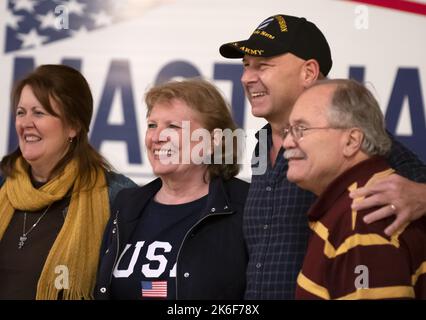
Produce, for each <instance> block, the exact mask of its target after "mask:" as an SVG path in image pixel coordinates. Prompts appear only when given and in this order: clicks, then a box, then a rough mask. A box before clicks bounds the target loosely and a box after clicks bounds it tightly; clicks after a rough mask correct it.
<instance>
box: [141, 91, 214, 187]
mask: <svg viewBox="0 0 426 320" xmlns="http://www.w3.org/2000/svg"><path fill="white" fill-rule="evenodd" d="M147 123H148V124H147V130H146V135H145V146H146V148H147V153H148V159H149V162H150V163H151V166H152V170H153V172H154V174H155V175H157V176H159V177H161V178H171V179H189V180H191V179H197V180H199V179H202V178H203V175H204V173H205V171H206V168H207V166H206V165H202V164H201V165H200V164H194V163H193V162H192V161H191V153H192V152H193V150H194V146H196V145H198V144H199V143H200V142H194V141H191V142H190V143H188V139H190V137H191V135H192V133H193V132H194V130H196V129H200V128H203V126H202V124H201V122H200V121H199V120H198V118H197V114H196V112H195V111H194V110H192V109H191V108H190V107H188V105H187V104H186V103H185V102H183V101H181V100H179V99H176V98H174V99H172V100H169V101H164V100H161V101H158V102H156V103H154V105H153V107H152V109H151V112H150V113H149V115H148V118H147ZM189 126H190V129H189Z"/></svg>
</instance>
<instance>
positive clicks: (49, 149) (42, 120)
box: [15, 85, 76, 176]
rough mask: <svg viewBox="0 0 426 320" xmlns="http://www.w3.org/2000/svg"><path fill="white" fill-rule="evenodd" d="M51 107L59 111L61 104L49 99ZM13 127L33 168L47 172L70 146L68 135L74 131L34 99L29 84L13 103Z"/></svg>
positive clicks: (74, 133)
mask: <svg viewBox="0 0 426 320" xmlns="http://www.w3.org/2000/svg"><path fill="white" fill-rule="evenodd" d="M50 103H51V105H52V107H53V110H54V111H55V112H56V113H58V114H60V107H59V106H58V104H57V103H56V101H54V100H53V99H51V100H50ZM15 128H16V133H17V135H18V139H19V148H20V150H21V153H22V156H23V157H24V159H25V160H26V161H27V162H28V163H29V164H30V165H31V168H32V170H33V171H42V172H43V175H44V176H45V175H46V174H47V175H49V174H50V172H51V170H53V168H54V167H55V166H56V164H57V163H58V162H59V161H60V160H61V159H62V157H63V156H64V155H65V154H66V152H67V151H68V148H69V139H70V138H73V137H75V136H76V131H75V130H74V129H72V128H70V127H69V126H67V125H65V124H64V122H63V120H62V119H61V118H59V117H56V116H54V115H52V114H49V113H48V112H47V111H46V109H45V108H44V107H43V106H42V105H41V103H40V102H39V101H38V100H37V98H36V96H35V95H34V93H33V90H32V89H31V87H30V86H28V85H26V86H24V88H23V89H22V91H21V95H20V99H19V102H18V105H17V106H16V118H15Z"/></svg>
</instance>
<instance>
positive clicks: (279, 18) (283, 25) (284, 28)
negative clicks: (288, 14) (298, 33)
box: [275, 16, 288, 32]
mask: <svg viewBox="0 0 426 320" xmlns="http://www.w3.org/2000/svg"><path fill="white" fill-rule="evenodd" d="M275 18H277V21H278V24H279V25H280V29H281V32H287V31H288V30H287V24H286V23H285V20H284V18H283V17H282V16H276V17H275Z"/></svg>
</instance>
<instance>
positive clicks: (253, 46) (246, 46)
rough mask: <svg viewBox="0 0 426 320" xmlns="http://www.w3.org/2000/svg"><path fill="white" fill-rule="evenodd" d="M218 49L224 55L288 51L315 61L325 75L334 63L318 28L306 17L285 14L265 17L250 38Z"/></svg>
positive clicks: (262, 55) (234, 55)
mask: <svg viewBox="0 0 426 320" xmlns="http://www.w3.org/2000/svg"><path fill="white" fill-rule="evenodd" d="M219 51H220V54H221V55H222V56H224V57H225V58H242V57H244V55H249V56H255V57H273V56H277V55H280V54H284V53H287V52H290V53H292V54H294V55H296V56H298V57H299V58H302V59H304V60H309V59H315V60H316V61H318V64H319V65H320V70H321V73H322V74H323V75H324V76H326V75H327V74H328V72H329V71H330V69H331V66H332V64H333V62H332V60H331V52H330V46H329V45H328V42H327V40H326V39H325V37H324V35H323V33H322V32H321V30H320V29H318V27H317V26H316V25H315V24H313V23H312V22H310V21H308V20H306V19H305V18H298V17H293V16H287V15H284V14H279V15H275V16H272V17H269V18H267V19H266V20H264V21H263V22H262V23H261V24H260V25H259V26H258V27H257V28H256V30H254V32H253V33H252V35H251V36H250V38H248V39H247V40H241V41H237V42H229V43H225V44H223V45H222V46H221V47H220V49H219Z"/></svg>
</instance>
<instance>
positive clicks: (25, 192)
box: [0, 158, 110, 300]
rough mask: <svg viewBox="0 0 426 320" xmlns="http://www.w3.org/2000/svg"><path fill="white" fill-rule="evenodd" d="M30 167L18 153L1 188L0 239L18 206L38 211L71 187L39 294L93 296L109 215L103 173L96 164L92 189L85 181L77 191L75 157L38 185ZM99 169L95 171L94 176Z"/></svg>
mask: <svg viewBox="0 0 426 320" xmlns="http://www.w3.org/2000/svg"><path fill="white" fill-rule="evenodd" d="M27 167H28V165H27V164H26V163H25V161H24V160H23V159H22V158H19V159H18V160H17V162H16V166H15V168H16V169H15V175H14V177H13V178H10V177H9V178H7V179H6V182H5V183H4V185H3V187H2V188H1V189H0V239H1V238H2V237H3V234H4V232H5V230H6V228H7V226H8V225H9V222H10V220H11V219H12V216H13V213H14V211H15V210H17V209H18V210H25V211H34V210H40V209H42V208H44V207H46V206H48V205H50V204H51V203H53V202H55V201H58V200H60V199H62V198H63V197H64V196H65V195H66V194H67V193H68V191H69V190H70V189H71V188H73V193H72V196H71V201H70V204H69V207H68V213H67V215H66V218H65V221H64V224H63V226H62V228H61V230H60V232H59V234H58V236H57V237H56V240H55V242H54V243H53V246H52V248H51V249H50V251H49V255H48V256H47V259H46V261H45V263H44V267H43V270H42V272H41V275H40V278H39V280H38V285H37V295H36V299H42V300H44V299H57V298H58V294H59V292H61V291H62V299H91V298H93V288H94V286H95V281H96V271H97V266H98V257H99V249H100V243H101V240H102V234H103V230H104V228H105V224H106V222H107V220H108V217H109V214H110V211H109V210H110V209H109V202H108V189H107V185H106V179H105V173H104V171H103V170H102V169H98V172H97V174H98V179H97V181H96V184H95V186H94V188H93V189H90V190H88V191H86V190H85V189H84V186H83V191H79V190H81V189H80V187H81V185H80V184H81V183H80V178H79V177H78V168H77V163H76V161H71V162H70V163H69V164H68V165H67V166H66V168H65V169H64V171H63V172H62V173H61V174H60V175H59V176H57V177H55V178H53V179H52V180H50V181H49V182H48V183H46V184H45V185H43V186H42V187H41V188H40V189H35V188H34V187H33V185H32V184H31V180H30V177H29V175H28V173H27V170H26V168H27ZM95 174H96V172H92V177H95ZM0 241H1V240H0ZM67 273H68V274H67ZM67 284H68V288H67Z"/></svg>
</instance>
